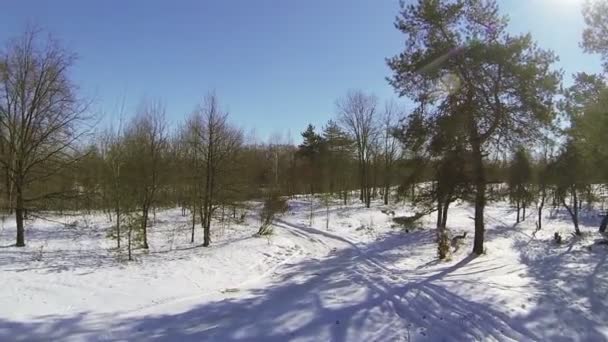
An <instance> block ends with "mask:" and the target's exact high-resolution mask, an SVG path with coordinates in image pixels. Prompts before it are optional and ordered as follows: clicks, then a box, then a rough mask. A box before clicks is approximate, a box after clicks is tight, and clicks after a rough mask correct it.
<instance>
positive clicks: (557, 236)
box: [553, 232, 562, 245]
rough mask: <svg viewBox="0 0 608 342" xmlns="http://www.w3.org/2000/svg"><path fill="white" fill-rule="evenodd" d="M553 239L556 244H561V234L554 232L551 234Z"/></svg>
mask: <svg viewBox="0 0 608 342" xmlns="http://www.w3.org/2000/svg"><path fill="white" fill-rule="evenodd" d="M553 240H554V241H555V243H556V244H558V245H559V244H561V243H562V235H561V234H560V233H558V232H555V234H554V235H553Z"/></svg>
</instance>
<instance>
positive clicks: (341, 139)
mask: <svg viewBox="0 0 608 342" xmlns="http://www.w3.org/2000/svg"><path fill="white" fill-rule="evenodd" d="M323 140H324V141H325V148H326V162H325V163H324V164H325V166H326V168H327V173H328V175H327V177H328V181H329V191H330V192H331V193H333V192H335V191H337V192H339V193H340V195H341V197H342V200H343V203H344V205H346V203H347V200H348V192H349V190H350V189H351V186H352V177H353V173H352V171H351V170H352V167H353V165H352V159H353V158H352V156H353V155H354V150H353V141H352V140H351V139H350V137H349V136H348V134H347V133H346V132H345V131H344V130H343V129H342V128H341V127H340V126H339V125H338V123H336V122H335V121H333V120H329V122H328V123H327V125H326V126H325V128H324V129H323Z"/></svg>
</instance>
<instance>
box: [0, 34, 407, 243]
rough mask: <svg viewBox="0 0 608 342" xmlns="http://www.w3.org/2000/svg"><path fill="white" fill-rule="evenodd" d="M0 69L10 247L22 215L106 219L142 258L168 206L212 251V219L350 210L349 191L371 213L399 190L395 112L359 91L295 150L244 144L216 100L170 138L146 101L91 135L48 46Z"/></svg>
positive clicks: (26, 47) (26, 50) (9, 51)
mask: <svg viewBox="0 0 608 342" xmlns="http://www.w3.org/2000/svg"><path fill="white" fill-rule="evenodd" d="M0 61H1V64H0V66H1V69H0V72H1V76H2V79H1V80H2V90H1V94H0V95H1V96H0V97H1V100H0V124H1V125H2V127H1V128H2V130H1V135H0V153H1V155H0V165H1V166H2V171H3V172H2V198H1V201H2V208H3V209H4V211H5V213H8V214H13V213H14V214H15V217H16V222H17V243H16V245H17V246H24V245H25V235H24V231H25V224H24V221H25V220H26V219H27V217H28V215H38V214H40V213H42V212H44V211H60V212H82V211H86V212H91V211H103V212H105V213H106V214H107V215H108V217H109V219H110V220H112V222H113V223H114V226H113V229H112V232H111V235H112V237H113V238H114V239H116V244H117V247H118V248H121V247H122V246H124V245H126V246H127V247H128V250H129V254H130V251H131V247H132V245H133V244H134V243H137V245H138V246H139V245H140V246H141V247H142V248H144V249H147V248H149V241H148V229H149V227H150V222H151V220H152V218H153V217H154V215H155V212H156V210H157V209H159V208H167V207H175V206H180V207H181V208H182V213H183V215H190V216H191V218H192V219H191V222H192V226H191V241H192V242H195V240H197V239H198V237H197V234H198V233H197V230H198V227H200V228H201V230H202V242H203V246H209V245H210V243H211V229H212V218H213V217H214V216H218V215H219V212H220V211H221V213H222V216H225V215H232V216H236V213H237V209H238V208H239V207H240V206H242V205H243V203H244V202H246V201H248V200H252V199H258V200H259V199H262V200H264V199H266V198H268V197H269V196H274V197H276V196H294V195H296V194H312V195H314V194H318V193H327V194H331V195H335V196H339V197H340V198H341V200H342V201H344V203H346V202H347V201H348V198H349V197H350V196H352V195H351V194H354V193H355V190H356V191H357V192H356V193H357V195H355V196H358V197H359V198H360V199H361V200H362V201H364V203H366V205H367V206H368V207H369V206H370V203H371V199H372V198H380V197H382V198H383V200H384V201H385V203H388V201H389V188H390V187H391V186H392V185H394V184H396V182H397V181H398V179H399V177H398V176H397V173H396V172H397V171H396V164H397V161H398V160H399V158H400V148H399V146H398V141H397V139H396V138H395V136H394V134H393V133H394V132H393V130H394V128H395V125H396V122H397V119H398V118H399V117H402V116H403V113H402V112H400V109H399V108H398V107H397V105H396V104H395V103H393V102H387V103H386V105H385V106H383V107H381V106H380V105H379V103H378V99H377V98H376V97H375V96H373V95H369V94H365V93H363V92H360V91H351V92H349V93H348V94H347V95H345V96H344V97H343V98H342V99H339V100H338V101H337V105H336V108H337V114H336V117H335V120H329V121H328V123H327V124H326V125H325V126H324V127H323V128H322V129H321V130H319V131H316V130H315V128H314V127H313V126H312V125H309V126H308V127H307V128H306V129H305V130H304V131H303V133H302V139H303V142H302V144H301V145H299V146H295V145H293V144H292V143H287V142H282V141H271V142H267V143H259V142H257V141H255V139H247V138H246V137H245V136H244V134H243V131H242V130H241V129H240V128H239V127H237V126H235V125H234V124H232V123H230V121H229V116H228V113H227V112H226V111H225V110H224V109H223V108H222V105H221V103H220V101H219V99H218V96H216V95H215V94H214V93H209V94H208V95H207V96H206V97H205V98H204V99H203V101H202V102H201V103H199V104H198V105H197V106H196V107H195V109H194V110H193V112H192V113H191V114H190V115H188V116H187V117H186V118H185V120H184V121H183V122H182V123H180V124H179V125H178V127H176V128H173V129H170V128H169V126H168V124H167V119H166V110H165V106H164V105H163V103H162V102H161V101H158V100H149V99H145V100H142V101H141V103H140V104H139V105H138V107H137V108H136V110H135V112H134V113H132V115H129V116H128V117H129V119H127V120H125V121H122V120H121V121H120V122H118V123H116V122H115V123H113V124H112V126H111V127H109V128H106V129H103V130H101V131H99V130H94V127H92V123H93V122H94V118H93V117H91V116H89V115H88V114H87V113H88V112H89V110H90V109H89V108H88V106H87V103H86V102H85V101H84V100H82V99H80V98H78V89H77V87H76V86H75V85H73V84H72V83H71V82H70V80H69V70H70V68H71V67H72V65H73V62H74V59H73V56H72V55H71V54H69V53H68V52H67V51H65V50H64V49H63V48H62V47H61V46H60V45H59V44H57V42H56V41H54V40H45V39H42V36H41V33H40V32H38V31H28V32H26V33H25V34H24V35H23V36H21V37H18V38H16V39H14V40H11V41H10V42H8V44H7V47H6V48H5V49H4V50H3V51H2V59H1V60H0ZM118 114H119V115H120V116H123V115H124V114H125V113H124V109H123V110H121V113H118ZM220 209H221V210H220ZM226 213H228V214H226Z"/></svg>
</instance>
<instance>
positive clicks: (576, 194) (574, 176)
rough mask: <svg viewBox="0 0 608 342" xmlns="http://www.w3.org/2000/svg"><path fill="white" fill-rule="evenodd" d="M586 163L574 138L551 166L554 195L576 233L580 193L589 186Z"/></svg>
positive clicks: (578, 230) (578, 231) (577, 229)
mask: <svg viewBox="0 0 608 342" xmlns="http://www.w3.org/2000/svg"><path fill="white" fill-rule="evenodd" d="M587 165H588V164H587V162H586V160H585V158H584V155H583V154H582V153H581V150H580V148H579V147H578V145H577V144H576V143H575V141H574V140H569V141H568V142H567V143H566V145H565V146H564V147H563V149H562V152H561V153H560V155H559V156H558V157H557V159H556V161H555V162H554V164H553V165H552V168H551V169H552V172H553V176H552V177H553V179H554V182H555V184H556V190H555V196H556V198H557V200H558V201H559V202H560V203H561V204H562V205H563V206H564V208H565V209H566V210H567V211H568V213H569V214H570V217H571V219H572V223H573V225H574V231H575V232H576V234H577V235H580V234H581V231H580V228H579V211H580V203H581V197H582V196H581V194H582V193H584V192H585V191H586V189H587V187H588V186H589V184H588V181H589V177H588V172H587V171H588V166H587Z"/></svg>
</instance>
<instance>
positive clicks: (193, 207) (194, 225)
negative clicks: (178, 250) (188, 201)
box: [190, 203, 196, 243]
mask: <svg viewBox="0 0 608 342" xmlns="http://www.w3.org/2000/svg"><path fill="white" fill-rule="evenodd" d="M195 227H196V204H194V203H193V204H192V232H191V236H190V243H194V228H195Z"/></svg>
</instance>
